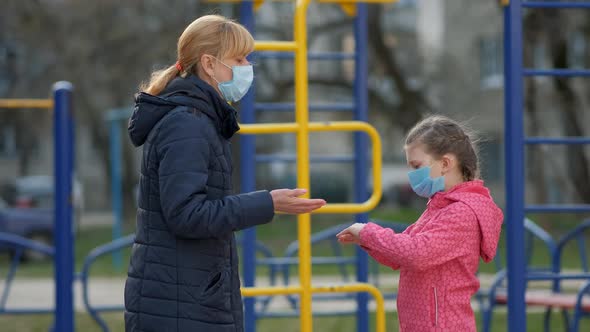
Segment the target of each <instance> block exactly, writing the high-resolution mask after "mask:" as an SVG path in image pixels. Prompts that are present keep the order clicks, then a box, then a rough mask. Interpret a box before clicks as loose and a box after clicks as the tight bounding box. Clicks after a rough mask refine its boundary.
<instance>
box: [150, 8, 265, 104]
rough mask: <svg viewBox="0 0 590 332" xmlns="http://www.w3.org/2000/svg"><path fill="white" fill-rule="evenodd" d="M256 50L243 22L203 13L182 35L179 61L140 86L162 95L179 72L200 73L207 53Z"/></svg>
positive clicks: (220, 55) (235, 53) (236, 53)
mask: <svg viewBox="0 0 590 332" xmlns="http://www.w3.org/2000/svg"><path fill="white" fill-rule="evenodd" d="M252 51H254V38H253V37H252V35H251V34H250V32H248V30H247V29H246V28H245V27H244V26H242V25H241V24H239V23H237V22H235V21H233V20H230V19H228V18H226V17H223V16H220V15H206V16H201V17H199V18H198V19H196V20H194V21H193V22H192V23H191V24H189V25H188V26H187V27H186V29H185V30H184V32H183V33H182V35H180V38H178V46H177V53H178V55H177V57H178V62H177V63H178V64H179V66H177V64H174V65H172V66H170V67H168V68H165V69H162V70H157V71H155V72H153V73H152V75H151V78H150V81H149V83H144V84H142V85H141V86H140V90H141V91H144V92H146V93H149V94H152V95H158V94H159V93H160V92H162V90H164V88H165V87H166V85H168V83H169V82H170V81H171V80H173V79H174V78H175V77H176V76H178V75H181V76H183V77H185V76H186V75H187V74H188V73H192V74H195V75H196V74H198V70H199V67H200V63H201V56H203V54H210V55H213V56H215V57H216V58H218V59H223V58H226V57H235V56H246V55H248V54H250V53H252Z"/></svg>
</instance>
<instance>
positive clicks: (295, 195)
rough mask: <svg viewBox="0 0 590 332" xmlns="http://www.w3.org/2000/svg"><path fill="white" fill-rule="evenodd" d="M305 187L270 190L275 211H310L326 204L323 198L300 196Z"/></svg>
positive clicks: (305, 191) (291, 212)
mask: <svg viewBox="0 0 590 332" xmlns="http://www.w3.org/2000/svg"><path fill="white" fill-rule="evenodd" d="M305 193H307V190H305V189H277V190H273V191H271V192H270V195H271V196H272V202H273V204H274V207H275V211H277V212H282V213H288V214H302V213H309V212H311V211H313V210H316V209H319V208H321V207H322V206H324V205H326V201H325V200H323V199H317V198H316V199H308V198H299V196H301V195H304V194H305Z"/></svg>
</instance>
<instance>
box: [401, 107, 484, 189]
mask: <svg viewBox="0 0 590 332" xmlns="http://www.w3.org/2000/svg"><path fill="white" fill-rule="evenodd" d="M472 136H473V134H471V133H470V132H469V130H468V129H467V128H466V127H465V126H464V125H462V124H459V123H457V122H455V121H453V120H451V119H449V118H447V117H446V116H442V115H433V116H429V117H427V118H426V119H424V120H422V121H420V122H419V123H418V124H416V125H415V126H414V128H412V129H411V130H410V132H409V133H408V136H407V137H406V146H408V145H411V144H414V143H419V144H423V145H424V147H425V148H426V153H428V154H429V155H431V156H433V157H435V158H437V159H439V158H441V157H442V156H443V155H445V154H447V153H450V154H453V155H455V156H456V157H457V160H458V161H459V167H460V169H461V172H462V173H463V178H464V180H466V181H471V180H474V179H477V178H479V176H480V174H479V158H478V151H477V144H476V142H475V141H474V138H473V137H472Z"/></svg>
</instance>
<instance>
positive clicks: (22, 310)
mask: <svg viewBox="0 0 590 332" xmlns="http://www.w3.org/2000/svg"><path fill="white" fill-rule="evenodd" d="M54 312H55V309H53V308H30V309H29V308H14V309H4V310H0V316H2V315H35V314H53V313H54Z"/></svg>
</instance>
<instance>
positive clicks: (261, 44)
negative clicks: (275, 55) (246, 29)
mask: <svg viewBox="0 0 590 332" xmlns="http://www.w3.org/2000/svg"><path fill="white" fill-rule="evenodd" d="M254 49H255V50H257V51H277V52H293V51H295V50H297V43H295V42H294V41H257V42H255V43H254Z"/></svg>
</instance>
